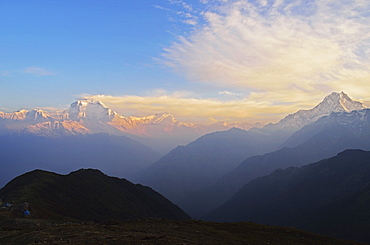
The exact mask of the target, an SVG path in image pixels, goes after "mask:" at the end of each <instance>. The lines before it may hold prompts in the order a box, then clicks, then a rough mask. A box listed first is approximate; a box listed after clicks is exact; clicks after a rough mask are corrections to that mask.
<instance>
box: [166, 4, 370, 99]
mask: <svg viewBox="0 0 370 245" xmlns="http://www.w3.org/2000/svg"><path fill="white" fill-rule="evenodd" d="M203 2H204V3H205V4H208V6H209V5H210V4H212V5H213V6H214V7H213V8H210V7H208V10H206V11H204V12H203V13H202V14H201V15H200V16H202V17H203V18H204V21H205V22H204V23H205V24H203V25H199V26H197V27H196V28H195V29H194V32H193V33H192V34H191V35H189V36H181V37H178V41H177V42H175V43H174V44H173V45H172V46H170V47H168V48H166V49H165V52H164V54H163V62H164V63H165V64H166V65H168V66H170V67H172V68H174V69H175V70H176V71H178V72H181V73H183V74H185V75H186V76H187V77H189V79H191V80H193V81H197V82H202V83H209V84H212V85H214V86H222V87H230V88H232V87H234V88H235V87H243V88H247V89H248V90H249V91H252V93H251V96H250V97H249V99H250V100H252V101H267V102H268V103H274V102H275V103H279V102H291V103H298V102H300V101H302V100H308V101H311V102H312V101H318V100H319V99H320V98H322V97H323V96H324V95H326V94H328V93H330V92H332V91H345V92H346V93H348V94H350V95H351V96H353V97H355V98H364V99H365V98H368V99H369V98H370V97H369V96H370V95H369V94H368V91H370V82H369V81H370V58H369V57H370V32H369V29H370V2H369V1H367V0H352V1H344V0H339V1H338V0H316V1H300V0H292V1H284V0H275V1H265V0H259V1H247V0H235V1H222V0H209V1H205V0H203Z"/></svg>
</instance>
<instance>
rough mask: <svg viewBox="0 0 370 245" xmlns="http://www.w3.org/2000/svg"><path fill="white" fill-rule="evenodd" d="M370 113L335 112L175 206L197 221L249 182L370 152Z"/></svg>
mask: <svg viewBox="0 0 370 245" xmlns="http://www.w3.org/2000/svg"><path fill="white" fill-rule="evenodd" d="M369 125H370V110H369V109H364V110H359V111H352V112H337V113H332V114H330V115H329V116H325V117H322V118H320V119H318V120H317V121H315V122H313V123H311V124H309V125H307V126H305V127H303V128H302V129H301V130H299V131H297V132H296V133H294V134H293V135H292V136H291V137H290V138H289V139H288V140H287V141H286V142H285V143H284V145H289V146H294V147H292V148H288V147H284V148H282V149H280V150H278V151H275V152H271V153H267V154H265V155H261V156H254V157H250V158H248V159H246V160H245V161H243V162H242V163H241V164H240V165H239V166H238V167H236V168H235V169H234V170H232V171H231V172H229V173H227V174H225V175H224V176H223V177H222V178H220V179H219V180H218V181H217V182H216V183H215V184H214V185H213V186H211V187H209V188H206V189H204V190H201V191H199V192H197V193H194V194H193V195H191V196H189V197H187V198H185V199H184V200H182V201H180V202H178V203H177V204H178V205H179V206H180V207H182V208H183V209H184V210H185V211H186V212H187V213H189V214H190V215H192V216H194V217H200V216H202V215H204V214H205V213H207V212H210V211H211V210H212V209H215V208H217V207H218V206H219V205H221V204H223V203H224V202H226V201H227V200H228V199H229V198H231V197H232V195H233V194H235V193H236V192H237V191H238V190H239V189H241V188H242V186H243V185H245V184H246V183H248V182H249V181H251V180H253V179H255V178H257V177H261V176H264V175H267V174H269V173H271V172H273V171H274V170H276V169H278V168H281V169H285V168H288V167H290V166H295V167H300V166H303V165H306V164H309V163H312V162H315V161H319V160H321V159H324V158H328V157H332V156H335V155H336V154H337V153H339V152H341V151H343V150H345V149H363V150H370V126H369Z"/></svg>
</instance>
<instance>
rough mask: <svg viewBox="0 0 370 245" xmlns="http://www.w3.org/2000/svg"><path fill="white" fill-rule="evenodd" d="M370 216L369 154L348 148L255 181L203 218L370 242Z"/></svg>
mask: <svg viewBox="0 0 370 245" xmlns="http://www.w3.org/2000/svg"><path fill="white" fill-rule="evenodd" d="M369 216H370V152H367V151H362V150H346V151H344V152H342V153H340V154H338V155H337V156H335V157H332V158H329V159H326V160H322V161H320V162H317V163H314V164H309V165H306V166H304V167H301V168H294V167H291V168H288V169H286V170H277V171H275V172H274V173H272V174H270V175H268V176H265V177H260V178H258V179H255V180H253V181H251V182H249V183H248V184H246V185H245V186H244V187H243V188H242V189H241V190H240V191H239V192H237V193H236V194H235V195H234V196H233V197H232V198H231V199H230V200H229V201H228V202H226V203H225V204H224V205H222V206H221V207H220V208H218V209H216V210H215V211H213V212H211V213H210V214H208V215H206V216H205V217H204V219H206V220H213V221H254V222H258V223H263V224H274V225H282V226H290V227H296V228H299V229H305V230H309V231H312V232H316V233H319V234H324V235H329V236H334V237H340V238H345V239H352V240H360V241H365V242H370V233H369V232H368V231H369V230H370V220H369V218H368V217H369Z"/></svg>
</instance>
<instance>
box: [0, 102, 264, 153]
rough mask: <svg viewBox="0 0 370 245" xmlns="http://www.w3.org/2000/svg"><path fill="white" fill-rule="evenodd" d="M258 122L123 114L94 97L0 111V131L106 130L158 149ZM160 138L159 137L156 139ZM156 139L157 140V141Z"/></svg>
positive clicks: (53, 133) (52, 133)
mask: <svg viewBox="0 0 370 245" xmlns="http://www.w3.org/2000/svg"><path fill="white" fill-rule="evenodd" d="M255 126H261V125H260V124H249V123H226V122H218V123H214V124H211V125H201V124H193V123H184V122H179V121H177V120H176V119H175V117H174V115H172V114H169V113H162V114H155V115H150V116H145V117H134V116H129V117H123V116H121V115H119V114H118V113H116V112H115V111H113V110H111V109H110V108H108V107H107V106H106V105H104V104H103V103H102V102H101V101H98V100H78V101H76V102H74V103H72V104H71V106H70V107H69V108H68V109H66V110H61V111H57V112H51V113H50V112H46V111H42V110H39V109H33V110H25V109H22V110H19V111H16V112H12V113H4V112H1V111H0V134H8V133H27V134H32V135H37V136H46V137H58V136H66V135H86V134H95V133H108V134H112V135H125V136H129V137H131V138H132V139H134V140H137V141H139V142H141V143H144V144H147V145H149V146H150V147H152V148H154V149H155V150H157V151H160V152H166V153H167V152H168V151H169V150H171V149H172V148H175V147H176V146H177V145H180V144H185V143H189V142H191V141H193V140H194V139H196V138H198V137H199V136H201V135H203V134H206V133H210V132H214V131H219V130H226V129H230V128H233V127H237V128H242V129H250V128H252V127H255ZM159 139H160V140H159ZM159 142H160V143H159Z"/></svg>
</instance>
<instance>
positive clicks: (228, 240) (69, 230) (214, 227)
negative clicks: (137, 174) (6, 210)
mask: <svg viewBox="0 0 370 245" xmlns="http://www.w3.org/2000/svg"><path fill="white" fill-rule="evenodd" d="M1 218H2V217H1V212H0V228H2V230H1V229H0V243H1V244H6V245H7V244H9V245H12V244H117V245H118V244H137V245H143V244H167V245H168V244H171V245H173V244H174V245H176V244H178V245H180V244H182V245H183V244H202V245H224V244H230V245H234V244H235V245H241V244H249V245H261V244H273V245H288V244H289V245H312V244H320V245H365V244H364V243H360V242H353V241H345V240H339V239H335V238H330V237H324V236H320V235H317V234H313V233H309V232H304V231H300V230H296V229H291V228H286V227H277V226H267V225H259V224H256V223H212V222H202V221H192V220H189V221H168V220H160V219H151V220H135V221H128V222H117V221H109V222H105V223H101V224H97V223H92V222H90V223H83V224H81V223H63V224H55V223H54V224H50V223H46V222H47V221H43V220H30V219H28V220H27V219H20V220H17V223H18V225H17V226H15V225H12V226H9V225H8V226H4V225H3V224H4V222H1V221H2V220H1ZM35 224H37V226H35Z"/></svg>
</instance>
